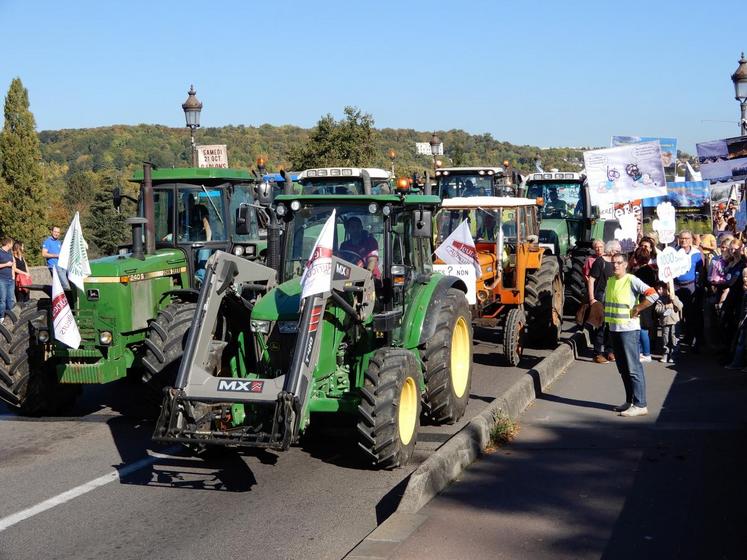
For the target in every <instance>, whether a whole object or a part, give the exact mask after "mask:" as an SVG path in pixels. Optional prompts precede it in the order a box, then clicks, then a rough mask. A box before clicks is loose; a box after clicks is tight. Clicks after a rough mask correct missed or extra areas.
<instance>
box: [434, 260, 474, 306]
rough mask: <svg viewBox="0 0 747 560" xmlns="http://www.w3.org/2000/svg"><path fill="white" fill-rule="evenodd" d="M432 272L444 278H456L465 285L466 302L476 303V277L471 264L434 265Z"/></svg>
mask: <svg viewBox="0 0 747 560" xmlns="http://www.w3.org/2000/svg"><path fill="white" fill-rule="evenodd" d="M433 270H435V271H436V272H440V273H441V274H443V275H445V276H456V277H457V278H459V279H460V280H462V281H463V282H464V283H465V284H466V285H467V301H468V302H469V304H470V305H475V304H476V303H477V288H476V287H477V275H476V274H475V269H474V268H473V267H472V265H471V264H434V265H433Z"/></svg>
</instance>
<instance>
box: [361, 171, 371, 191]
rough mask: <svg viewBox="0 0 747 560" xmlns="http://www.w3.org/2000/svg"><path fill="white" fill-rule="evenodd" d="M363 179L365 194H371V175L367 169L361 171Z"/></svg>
mask: <svg viewBox="0 0 747 560" xmlns="http://www.w3.org/2000/svg"><path fill="white" fill-rule="evenodd" d="M361 177H362V178H363V194H366V195H368V194H371V175H370V174H369V173H368V171H366V170H365V169H361Z"/></svg>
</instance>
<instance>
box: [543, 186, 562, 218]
mask: <svg viewBox="0 0 747 560" xmlns="http://www.w3.org/2000/svg"><path fill="white" fill-rule="evenodd" d="M547 195H548V197H549V198H550V201H549V202H548V203H547V204H546V205H545V208H546V209H547V211H548V212H560V214H562V215H565V214H566V213H567V212H568V205H567V204H566V203H565V201H563V200H561V199H560V198H559V197H558V189H557V188H555V187H552V188H550V189H548V191H547Z"/></svg>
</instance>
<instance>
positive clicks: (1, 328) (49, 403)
mask: <svg viewBox="0 0 747 560" xmlns="http://www.w3.org/2000/svg"><path fill="white" fill-rule="evenodd" d="M49 306H50V302H49V299H47V298H43V299H40V300H35V301H31V302H29V303H27V304H25V305H23V306H21V305H17V306H16V307H14V308H13V310H11V311H9V312H8V313H7V314H6V315H5V321H3V323H2V324H0V398H2V399H3V400H4V401H6V402H7V403H9V404H11V405H12V406H14V407H15V408H17V409H18V410H19V411H20V412H21V413H22V414H25V415H28V416H42V415H56V414H62V413H64V412H67V411H68V410H69V409H70V408H71V407H72V406H73V404H75V400H76V399H77V397H78V394H79V393H80V389H81V387H80V385H65V384H62V383H60V382H59V381H58V379H57V372H56V371H55V367H54V362H53V361H51V360H47V359H45V358H46V356H45V354H46V351H45V348H44V345H43V344H41V343H37V341H36V338H37V332H38V331H39V330H42V329H43V330H46V331H47V332H48V333H49V334H50V335H51V328H50V327H51V325H50V324H49V320H48V317H49Z"/></svg>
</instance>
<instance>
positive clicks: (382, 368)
mask: <svg viewBox="0 0 747 560" xmlns="http://www.w3.org/2000/svg"><path fill="white" fill-rule="evenodd" d="M419 377H420V372H419V367H418V363H417V360H416V359H415V356H413V355H412V353H411V352H409V351H407V350H405V349H403V348H391V347H387V348H380V349H379V350H377V351H376V353H375V354H374V355H373V357H372V358H371V361H370V362H369V364H368V369H367V370H366V373H365V375H364V385H363V387H362V388H361V390H360V393H361V402H360V405H358V424H357V432H358V445H359V446H360V448H361V449H362V450H363V451H364V453H365V454H366V457H367V459H368V460H370V461H371V463H372V465H373V466H374V467H376V468H380V469H393V468H396V467H399V466H403V465H406V464H407V462H408V461H409V460H410V456H411V455H412V452H413V449H415V442H416V441H417V439H418V429H419V427H420V397H421V395H420V385H419V383H418V378H419Z"/></svg>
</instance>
